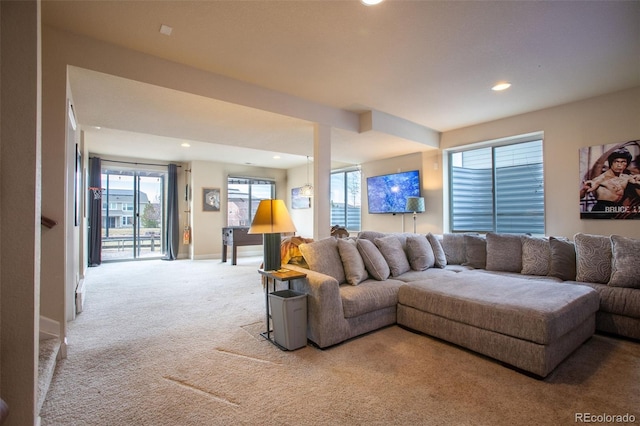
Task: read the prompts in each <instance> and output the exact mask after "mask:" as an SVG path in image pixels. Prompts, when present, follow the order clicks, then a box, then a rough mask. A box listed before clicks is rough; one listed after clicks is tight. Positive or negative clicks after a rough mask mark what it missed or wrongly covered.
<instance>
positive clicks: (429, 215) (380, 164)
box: [361, 149, 442, 233]
mask: <svg viewBox="0 0 640 426" xmlns="http://www.w3.org/2000/svg"><path fill="white" fill-rule="evenodd" d="M438 152H439V151H438V150H436V149H428V150H426V151H424V152H418V153H415V154H409V155H403V156H400V157H394V158H390V159H387V160H380V161H374V162H370V163H365V164H362V167H361V170H362V186H361V188H362V226H361V227H362V230H363V231H371V230H375V231H381V232H402V231H403V221H404V231H405V232H413V214H404V215H403V214H397V215H392V214H369V208H368V205H367V177H370V176H378V175H385V174H389V173H398V172H406V171H410V170H419V171H420V180H421V181H422V188H420V193H421V194H422V196H423V197H424V198H425V200H424V201H425V212H424V213H421V214H418V215H417V217H416V232H418V233H427V232H439V231H440V229H441V226H442V219H441V214H440V213H441V206H442V200H441V198H442V197H441V194H442V190H441V189H440V188H441V183H442V177H441V176H438V177H437V179H436V180H437V182H438V183H439V184H438V185H437V188H434V187H433V181H434V179H433V175H434V167H433V163H434V162H438V161H439V158H440V156H439V155H438ZM438 168H439V169H441V167H440V166H438ZM438 173H440V171H439V170H436V171H435V174H438Z"/></svg>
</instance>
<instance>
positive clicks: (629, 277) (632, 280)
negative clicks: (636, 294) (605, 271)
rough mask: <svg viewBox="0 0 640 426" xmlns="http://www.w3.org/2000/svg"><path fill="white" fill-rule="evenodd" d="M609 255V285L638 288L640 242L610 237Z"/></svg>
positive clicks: (639, 279) (639, 283)
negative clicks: (610, 258)
mask: <svg viewBox="0 0 640 426" xmlns="http://www.w3.org/2000/svg"><path fill="white" fill-rule="evenodd" d="M611 254H612V258H613V261H612V262H611V278H610V279H609V285H610V286H614V287H630V288H640V256H639V254H640V240H637V239H633V238H626V237H621V236H619V235H612V236H611Z"/></svg>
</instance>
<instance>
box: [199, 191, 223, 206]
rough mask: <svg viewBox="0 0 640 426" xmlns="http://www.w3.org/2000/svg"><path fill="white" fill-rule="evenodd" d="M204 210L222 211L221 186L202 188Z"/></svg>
mask: <svg viewBox="0 0 640 426" xmlns="http://www.w3.org/2000/svg"><path fill="white" fill-rule="evenodd" d="M202 211H203V212H219V211H220V188H202Z"/></svg>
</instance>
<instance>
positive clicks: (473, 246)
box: [462, 234, 487, 269]
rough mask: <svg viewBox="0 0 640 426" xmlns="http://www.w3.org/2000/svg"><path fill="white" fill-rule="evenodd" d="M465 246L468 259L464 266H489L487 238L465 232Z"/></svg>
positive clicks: (480, 267)
mask: <svg viewBox="0 0 640 426" xmlns="http://www.w3.org/2000/svg"><path fill="white" fill-rule="evenodd" d="M464 247H465V253H466V255H465V257H466V260H465V261H464V262H463V263H462V264H463V265H464V266H471V267H472V268H476V269H484V268H486V266H487V240H486V238H485V237H483V236H481V235H473V234H465V235H464Z"/></svg>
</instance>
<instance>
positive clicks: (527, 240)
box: [521, 235, 551, 275]
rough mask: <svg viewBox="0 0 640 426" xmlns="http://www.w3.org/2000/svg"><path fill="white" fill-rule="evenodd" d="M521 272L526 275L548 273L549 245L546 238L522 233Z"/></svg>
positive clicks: (549, 261)
mask: <svg viewBox="0 0 640 426" xmlns="http://www.w3.org/2000/svg"><path fill="white" fill-rule="evenodd" d="M521 240H522V273H523V274H526V275H548V274H549V264H550V263H551V247H550V246H549V240H548V239H547V238H537V237H530V236H528V235H523V236H522V237H521Z"/></svg>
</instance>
